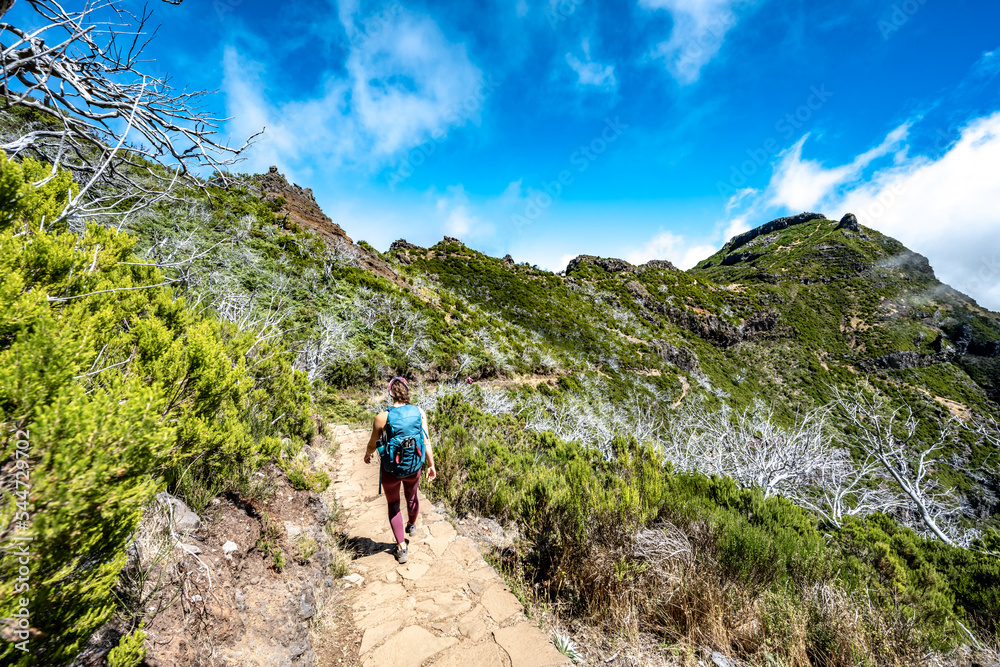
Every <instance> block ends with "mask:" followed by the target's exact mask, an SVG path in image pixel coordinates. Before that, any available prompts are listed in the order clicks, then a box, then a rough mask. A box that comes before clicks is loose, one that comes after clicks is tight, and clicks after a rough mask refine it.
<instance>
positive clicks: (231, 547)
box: [222, 540, 239, 556]
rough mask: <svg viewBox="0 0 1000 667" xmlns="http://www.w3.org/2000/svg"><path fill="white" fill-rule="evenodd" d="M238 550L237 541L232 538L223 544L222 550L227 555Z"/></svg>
mask: <svg viewBox="0 0 1000 667" xmlns="http://www.w3.org/2000/svg"><path fill="white" fill-rule="evenodd" d="M237 550H239V547H238V546H237V545H236V542H233V541H232V540H229V541H228V542H226V543H225V544H223V545H222V551H223V553H225V554H226V555H227V556H228V555H229V554H231V553H233V552H234V551H237Z"/></svg>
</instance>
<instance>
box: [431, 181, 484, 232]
mask: <svg viewBox="0 0 1000 667" xmlns="http://www.w3.org/2000/svg"><path fill="white" fill-rule="evenodd" d="M437 211H438V214H439V216H440V217H441V219H442V227H443V229H444V233H445V234H448V235H449V236H457V237H459V239H463V240H464V239H467V238H476V237H483V236H488V235H489V234H492V233H493V226H492V225H490V224H488V223H485V222H483V220H482V219H480V218H479V217H478V216H477V215H476V214H475V213H474V212H473V207H472V205H471V204H470V203H469V196H468V194H467V193H466V192H465V188H464V187H463V186H461V185H450V186H448V188H447V190H446V193H445V195H444V196H442V197H439V198H438V200H437Z"/></svg>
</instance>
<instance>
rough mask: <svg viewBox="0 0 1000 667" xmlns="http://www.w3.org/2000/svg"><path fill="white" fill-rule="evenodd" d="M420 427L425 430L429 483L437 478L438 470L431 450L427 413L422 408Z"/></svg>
mask: <svg viewBox="0 0 1000 667" xmlns="http://www.w3.org/2000/svg"><path fill="white" fill-rule="evenodd" d="M420 426H421V428H423V429H424V448H425V449H426V450H427V454H426V458H427V481H428V482H430V481H432V480H434V479H435V478H436V477H437V468H435V467H434V450H433V449H432V448H431V435H430V430H428V428H427V413H426V412H424V409H423V408H420Z"/></svg>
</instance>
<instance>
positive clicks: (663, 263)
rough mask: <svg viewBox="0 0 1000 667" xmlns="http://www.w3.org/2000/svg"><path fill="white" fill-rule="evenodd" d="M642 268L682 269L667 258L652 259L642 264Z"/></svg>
mask: <svg viewBox="0 0 1000 667" xmlns="http://www.w3.org/2000/svg"><path fill="white" fill-rule="evenodd" d="M639 268H640V269H664V270H667V271H680V269H678V268H677V267H676V266H674V265H673V263H671V262H668V261H667V260H665V259H651V260H649V261H648V262H646V263H645V264H643V265H642V266H640V267H639Z"/></svg>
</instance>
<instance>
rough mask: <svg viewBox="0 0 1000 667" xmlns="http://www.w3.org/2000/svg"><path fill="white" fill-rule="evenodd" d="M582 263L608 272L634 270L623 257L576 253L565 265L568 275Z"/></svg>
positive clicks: (628, 271)
mask: <svg viewBox="0 0 1000 667" xmlns="http://www.w3.org/2000/svg"><path fill="white" fill-rule="evenodd" d="M582 264H593V265H594V266H596V267H598V268H600V269H603V270H605V271H607V272H608V273H622V272H627V273H635V272H636V268H635V266H634V265H632V264H629V263H628V262H626V261H625V260H624V259H617V258H615V257H595V256H594V255H578V256H576V257H574V258H573V259H571V260H569V264H567V265H566V274H567V275H569V274H570V273H572V272H573V271H575V270H576V269H577V268H579V267H580V266H581V265H582Z"/></svg>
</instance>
